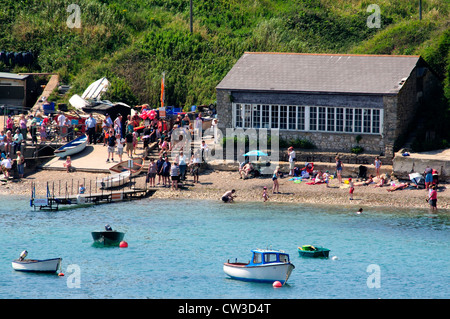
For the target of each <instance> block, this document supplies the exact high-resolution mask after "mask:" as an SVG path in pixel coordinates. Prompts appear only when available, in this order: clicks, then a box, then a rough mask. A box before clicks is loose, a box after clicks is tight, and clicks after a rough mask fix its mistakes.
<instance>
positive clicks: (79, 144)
mask: <svg viewBox="0 0 450 319" xmlns="http://www.w3.org/2000/svg"><path fill="white" fill-rule="evenodd" d="M86 145H87V136H86V135H84V134H83V135H81V136H79V137H77V138H76V139H74V140H72V141H70V142H69V143H67V144H64V145H63V146H61V147H60V148H58V149H57V150H55V151H54V154H55V155H56V156H58V157H66V156H71V155H74V154H77V153H79V152H81V151H82V150H84V149H85V148H86Z"/></svg>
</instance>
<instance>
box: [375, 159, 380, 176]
mask: <svg viewBox="0 0 450 319" xmlns="http://www.w3.org/2000/svg"><path fill="white" fill-rule="evenodd" d="M373 165H374V166H375V172H376V177H380V168H381V161H380V158H379V157H378V156H377V157H375V162H374V163H373Z"/></svg>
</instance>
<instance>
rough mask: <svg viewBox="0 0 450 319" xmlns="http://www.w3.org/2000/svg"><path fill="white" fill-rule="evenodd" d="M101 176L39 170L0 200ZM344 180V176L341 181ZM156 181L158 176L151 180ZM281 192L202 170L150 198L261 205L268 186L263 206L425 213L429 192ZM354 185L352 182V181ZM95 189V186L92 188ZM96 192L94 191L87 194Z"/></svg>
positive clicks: (444, 204) (336, 188) (4, 189)
mask: <svg viewBox="0 0 450 319" xmlns="http://www.w3.org/2000/svg"><path fill="white" fill-rule="evenodd" d="M104 176H105V174H97V173H85V172H72V173H66V172H65V171H54V170H38V171H36V172H35V173H33V174H31V175H28V176H26V177H25V178H24V179H22V180H21V181H15V182H12V181H9V182H7V183H2V185H0V194H2V196H7V195H17V196H26V197H29V196H30V194H31V187H32V183H34V184H35V185H36V194H39V193H40V194H41V195H43V194H45V191H46V184H47V182H48V183H49V184H50V185H52V183H53V185H55V188H57V187H60V188H61V189H62V191H63V192H64V190H65V189H66V187H67V188H68V189H71V188H72V189H73V188H75V189H76V187H77V185H78V184H79V183H83V182H84V183H85V186H86V188H87V191H89V185H90V184H89V183H90V182H89V181H92V182H91V183H92V185H95V180H96V179H100V178H102V177H104ZM344 180H345V178H344ZM156 182H158V177H156ZM279 184H280V194H272V185H273V184H272V179H271V178H270V177H259V178H250V179H245V180H243V179H240V177H239V174H238V172H230V171H218V170H204V171H203V172H202V173H201V174H200V177H199V183H193V178H192V176H191V175H188V176H187V181H186V182H185V184H184V187H183V188H181V189H179V190H171V188H169V187H162V186H161V185H157V186H156V189H157V191H156V192H155V193H154V194H153V195H152V197H151V198H158V199H164V198H169V199H192V200H217V201H220V199H221V196H222V194H224V193H225V192H226V191H228V190H231V189H235V190H236V195H237V197H236V199H235V203H239V202H262V201H263V198H262V193H263V187H264V186H265V187H267V189H268V194H269V200H268V201H267V203H272V202H278V203H299V204H301V203H308V204H319V205H334V206H336V205H339V206H350V207H354V208H355V211H356V210H357V209H358V208H359V207H363V208H365V209H367V208H370V207H398V208H411V209H413V208H414V209H427V208H429V205H428V203H427V202H426V200H425V199H426V198H427V194H428V192H427V191H426V190H425V189H423V188H421V189H416V188H415V187H410V188H406V189H403V190H397V191H394V192H388V189H389V187H390V186H389V185H386V186H384V187H375V186H374V184H373V185H368V186H355V192H354V196H353V197H354V199H353V200H349V194H348V188H345V184H344V183H343V184H341V185H340V184H339V182H338V181H337V179H333V180H331V182H330V184H329V187H326V185H325V184H318V185H308V184H306V182H305V181H302V182H300V183H298V182H297V183H295V182H294V181H293V180H290V177H289V176H286V177H284V178H281V179H279ZM355 184H357V181H356V183H355ZM144 185H145V174H141V176H140V177H139V178H137V179H136V186H144ZM92 187H94V186H92ZM92 191H93V192H95V190H94V189H93V190H92ZM437 203H438V204H437V207H438V211H440V212H443V211H450V192H449V190H448V185H447V184H440V185H439V188H438V202H437Z"/></svg>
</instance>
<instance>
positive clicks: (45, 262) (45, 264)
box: [12, 250, 62, 273]
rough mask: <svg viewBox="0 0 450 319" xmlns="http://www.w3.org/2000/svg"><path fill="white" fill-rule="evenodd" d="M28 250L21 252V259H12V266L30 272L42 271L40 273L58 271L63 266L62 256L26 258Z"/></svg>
mask: <svg viewBox="0 0 450 319" xmlns="http://www.w3.org/2000/svg"><path fill="white" fill-rule="evenodd" d="M27 255H28V252H27V251H26V250H25V251H23V252H22V253H21V254H20V257H19V259H15V260H13V261H12V267H13V269H14V270H17V271H29V272H40V273H53V272H57V271H58V269H59V268H60V266H61V260H62V258H52V259H42V260H35V259H25V257H26V256H27Z"/></svg>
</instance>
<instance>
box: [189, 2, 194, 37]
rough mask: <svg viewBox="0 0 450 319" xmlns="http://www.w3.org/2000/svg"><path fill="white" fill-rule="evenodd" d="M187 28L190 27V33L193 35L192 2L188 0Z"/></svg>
mask: <svg viewBox="0 0 450 319" xmlns="http://www.w3.org/2000/svg"><path fill="white" fill-rule="evenodd" d="M189 27H190V30H191V33H193V32H194V26H193V22H192V0H190V4H189Z"/></svg>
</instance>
